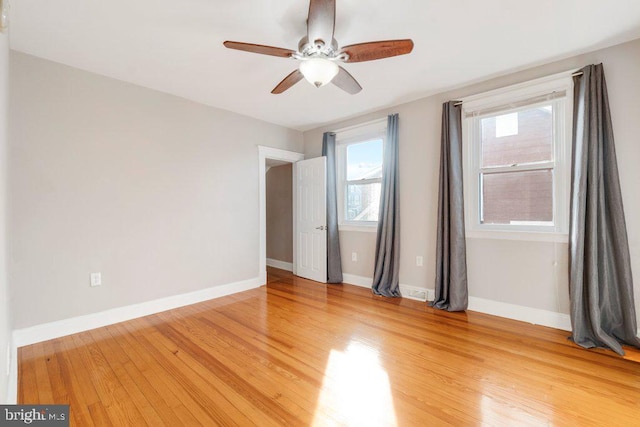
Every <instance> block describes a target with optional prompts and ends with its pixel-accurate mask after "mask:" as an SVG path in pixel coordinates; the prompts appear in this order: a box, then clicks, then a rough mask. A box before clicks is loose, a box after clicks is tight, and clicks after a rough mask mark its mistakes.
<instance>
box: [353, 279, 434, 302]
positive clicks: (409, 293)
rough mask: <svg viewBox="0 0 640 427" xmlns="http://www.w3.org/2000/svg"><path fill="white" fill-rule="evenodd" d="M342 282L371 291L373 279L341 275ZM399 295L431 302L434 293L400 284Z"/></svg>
mask: <svg viewBox="0 0 640 427" xmlns="http://www.w3.org/2000/svg"><path fill="white" fill-rule="evenodd" d="M342 282H343V283H344V284H347V285H354V286H359V287H361V288H368V289H371V285H372V283H373V279H372V278H371V277H364V276H357V275H355V274H348V273H342ZM400 293H401V294H402V297H403V298H407V299H413V300H417V301H433V299H434V297H435V293H434V290H433V289H426V288H420V287H418V286H412V285H403V284H400Z"/></svg>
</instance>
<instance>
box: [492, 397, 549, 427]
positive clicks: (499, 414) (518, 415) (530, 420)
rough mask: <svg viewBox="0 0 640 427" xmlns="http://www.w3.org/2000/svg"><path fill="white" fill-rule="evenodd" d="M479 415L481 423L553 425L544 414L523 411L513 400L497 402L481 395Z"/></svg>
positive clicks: (493, 424)
mask: <svg viewBox="0 0 640 427" xmlns="http://www.w3.org/2000/svg"><path fill="white" fill-rule="evenodd" d="M480 416H481V417H482V425H485V426H495V425H519V426H548V425H553V423H552V420H549V419H547V417H545V416H544V414H541V413H538V414H536V415H534V414H532V413H530V412H525V411H524V410H522V409H521V408H518V407H515V406H514V405H513V402H509V403H508V404H507V403H504V402H497V401H496V400H495V399H493V398H491V397H489V396H486V395H485V396H482V397H481V400H480Z"/></svg>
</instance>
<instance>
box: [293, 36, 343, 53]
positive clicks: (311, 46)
mask: <svg viewBox="0 0 640 427" xmlns="http://www.w3.org/2000/svg"><path fill="white" fill-rule="evenodd" d="M298 52H300V54H302V55H303V56H314V55H324V56H327V57H329V58H333V57H335V56H336V53H337V52H338V42H337V41H336V39H334V38H332V39H331V44H326V43H325V42H324V40H316V41H315V42H314V43H309V38H308V37H307V36H304V37H303V38H301V39H300V42H299V43H298Z"/></svg>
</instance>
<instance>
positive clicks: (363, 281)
mask: <svg viewBox="0 0 640 427" xmlns="http://www.w3.org/2000/svg"><path fill="white" fill-rule="evenodd" d="M342 283H347V284H349V285H355V286H360V287H361V288H369V289H371V284H372V283H373V279H372V278H371V277H364V276H356V275H355V274H348V273H342Z"/></svg>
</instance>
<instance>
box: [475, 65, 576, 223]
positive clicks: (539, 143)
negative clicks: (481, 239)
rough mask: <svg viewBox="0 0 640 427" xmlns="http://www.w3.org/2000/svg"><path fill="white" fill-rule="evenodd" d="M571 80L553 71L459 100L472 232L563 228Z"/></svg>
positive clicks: (569, 139)
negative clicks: (540, 77)
mask: <svg viewBox="0 0 640 427" xmlns="http://www.w3.org/2000/svg"><path fill="white" fill-rule="evenodd" d="M571 88H572V82H571V79H570V78H568V77H567V76H566V75H565V76H562V77H557V76H556V77H553V78H549V79H545V81H542V82H540V81H538V82H532V83H528V84H523V85H518V86H516V87H511V88H506V89H503V90H500V91H496V92H492V93H489V94H485V95H479V96H476V97H473V98H472V99H470V100H465V101H464V103H463V114H464V117H465V119H464V121H465V129H464V130H465V134H464V144H465V146H466V147H465V148H466V150H465V162H464V166H465V178H464V180H465V198H466V201H465V202H466V203H465V209H466V215H467V218H466V222H467V229H468V230H469V231H470V232H471V233H473V232H474V231H503V232H504V231H511V232H549V233H560V234H566V233H567V231H568V201H569V144H570V141H571V138H570V131H571V129H570V128H571Z"/></svg>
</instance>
